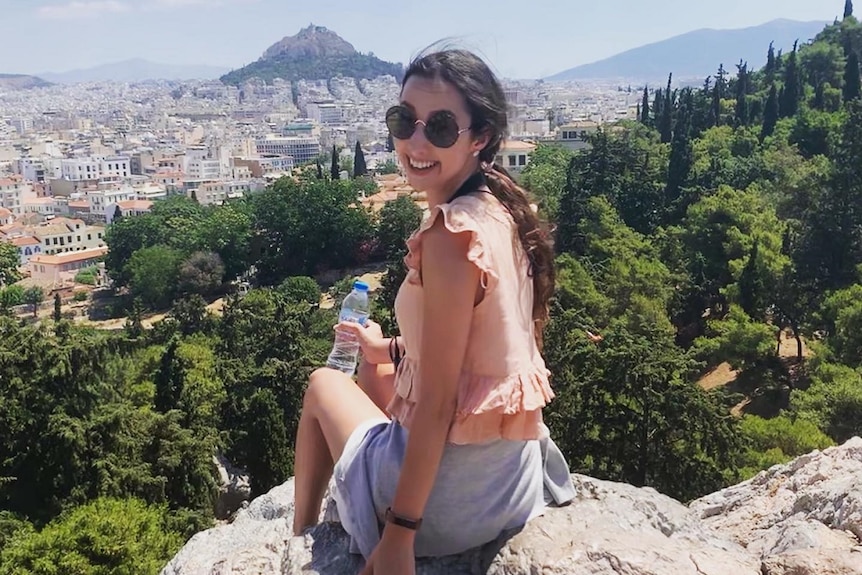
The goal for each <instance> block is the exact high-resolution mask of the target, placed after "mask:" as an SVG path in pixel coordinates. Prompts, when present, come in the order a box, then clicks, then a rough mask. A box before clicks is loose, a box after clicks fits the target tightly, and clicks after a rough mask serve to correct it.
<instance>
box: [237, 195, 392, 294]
mask: <svg viewBox="0 0 862 575" xmlns="http://www.w3.org/2000/svg"><path fill="white" fill-rule="evenodd" d="M374 185H375V184H374V183H373V182H369V181H367V180H365V179H358V180H349V181H321V180H317V179H313V178H312V179H310V180H302V181H299V182H297V181H294V180H290V179H287V178H283V179H281V180H279V181H278V182H276V183H275V184H273V185H272V186H271V187H270V188H268V189H267V190H265V191H264V192H261V193H259V194H256V195H255V196H253V198H252V201H253V204H254V219H255V225H254V227H255V228H256V229H257V230H258V231H257V238H256V241H257V242H259V245H260V250H259V256H258V259H257V261H256V262H255V266H256V267H257V271H258V278H259V280H260V281H261V282H262V283H263V284H264V285H277V284H278V283H280V282H281V281H282V280H284V278H286V277H289V276H295V275H314V274H317V273H319V272H321V271H324V270H327V269H333V268H335V269H337V268H343V267H347V266H351V265H356V264H357V263H361V262H363V261H366V260H367V259H368V257H369V256H370V254H371V251H372V248H373V245H372V240H373V227H372V221H371V216H370V214H369V213H368V212H367V211H366V210H365V209H363V208H362V207H361V205H360V204H359V201H358V200H359V194H360V192H361V191H363V190H371V189H373V188H374Z"/></svg>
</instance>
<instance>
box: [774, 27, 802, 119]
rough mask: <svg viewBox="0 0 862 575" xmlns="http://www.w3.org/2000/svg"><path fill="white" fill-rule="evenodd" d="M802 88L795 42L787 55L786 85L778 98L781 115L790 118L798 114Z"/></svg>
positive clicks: (779, 113) (785, 67)
mask: <svg viewBox="0 0 862 575" xmlns="http://www.w3.org/2000/svg"><path fill="white" fill-rule="evenodd" d="M802 88H803V86H802V81H801V78H800V75H799V66H798V62H797V44H796V43H794V44H793V52H791V53H790V55H789V56H788V57H787V63H786V64H785V65H784V86H783V87H782V90H781V94H780V96H779V98H778V115H779V117H781V118H790V117H792V116H795V115H796V112H797V110H799V101H800V100H801V98H802Z"/></svg>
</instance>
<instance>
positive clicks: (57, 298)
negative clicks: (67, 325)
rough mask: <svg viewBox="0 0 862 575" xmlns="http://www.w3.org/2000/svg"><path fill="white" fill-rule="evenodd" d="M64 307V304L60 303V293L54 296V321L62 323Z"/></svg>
mask: <svg viewBox="0 0 862 575" xmlns="http://www.w3.org/2000/svg"><path fill="white" fill-rule="evenodd" d="M62 305H63V304H62V302H61V301H60V294H59V292H58V293H55V294H54V321H60V320H61V319H63V313H62V311H61V310H62Z"/></svg>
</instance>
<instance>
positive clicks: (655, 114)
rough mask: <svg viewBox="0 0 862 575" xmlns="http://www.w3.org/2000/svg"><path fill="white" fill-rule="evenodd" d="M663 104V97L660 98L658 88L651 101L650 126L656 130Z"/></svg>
mask: <svg viewBox="0 0 862 575" xmlns="http://www.w3.org/2000/svg"><path fill="white" fill-rule="evenodd" d="M663 103H664V96H662V92H661V88H659V89H657V90H656V91H655V95H654V96H653V101H652V125H653V126H655V127H656V128H658V124H659V121H660V120H661V106H662V104H663Z"/></svg>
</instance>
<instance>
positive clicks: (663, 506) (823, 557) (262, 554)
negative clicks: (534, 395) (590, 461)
mask: <svg viewBox="0 0 862 575" xmlns="http://www.w3.org/2000/svg"><path fill="white" fill-rule="evenodd" d="M572 480H573V481H574V482H575V486H576V488H577V491H578V494H579V495H578V498H577V499H576V500H575V501H574V502H572V504H571V505H569V506H567V507H564V508H554V509H549V510H548V512H547V513H546V514H545V516H543V517H541V518H538V519H536V520H534V521H531V522H530V523H529V524H527V525H526V526H525V527H524V528H523V529H522V530H520V531H519V532H513V533H507V534H504V535H503V536H501V537H500V538H499V539H498V540H497V541H494V542H492V543H489V544H487V545H485V546H483V547H481V548H478V549H474V550H472V551H469V552H467V553H463V554H461V555H458V556H453V557H444V558H436V559H420V560H419V561H418V562H417V573H419V574H424V575H432V574H444V573H445V574H454V575H458V574H463V575H468V574H470V575H472V574H487V575H515V574H521V573H537V574H538V573H541V574H543V575H556V574H564V573H565V574H574V575H620V574H625V575H668V574H673V575H687V574H691V575H727V574H731V575H862V545H860V540H862V439H859V438H854V439H852V440H850V441H849V442H847V443H845V444H844V445H842V446H839V447H834V448H830V449H827V450H825V451H823V452H814V453H812V454H809V455H806V456H803V457H800V458H799V459H796V460H794V461H793V462H791V463H788V464H787V465H780V466H775V467H773V468H771V469H770V470H768V471H764V472H762V473H760V474H759V475H758V476H756V477H754V478H753V479H751V480H749V481H746V482H743V483H741V484H739V485H736V486H733V487H729V488H727V489H724V490H722V491H719V492H716V493H713V494H711V495H708V496H706V497H704V498H701V499H699V500H697V501H695V502H693V503H692V504H691V505H690V506H689V507H686V506H685V505H683V504H681V503H679V502H677V501H675V500H673V499H671V498H669V497H666V496H664V495H661V494H659V493H657V492H656V491H655V490H653V489H650V488H636V487H632V486H630V485H626V484H622V483H613V482H609V481H601V480H597V479H592V478H589V477H585V476H582V475H573V476H572ZM292 505H293V482H292V481H288V482H286V483H285V484H283V485H280V486H278V487H276V488H274V489H273V490H272V491H270V492H269V493H267V494H266V495H262V496H260V497H258V498H256V499H255V500H254V501H252V502H251V503H250V504H249V506H248V507H247V508H246V509H243V510H240V511H239V513H238V514H237V517H236V519H235V520H234V522H233V523H232V524H230V525H225V526H220V527H216V528H213V529H209V530H207V531H204V532H201V533H198V534H197V535H195V536H194V537H193V538H192V539H191V540H190V541H189V542H188V543H187V544H186V545H185V547H183V549H182V550H180V552H179V553H178V554H177V556H176V557H174V559H173V560H171V562H170V563H169V564H168V565H167V566H166V567H165V568H164V570H163V571H162V575H204V574H206V575H228V574H239V573H243V574H252V573H282V574H293V573H296V574H319V575H329V574H342V573H345V574H350V573H357V572H358V571H359V570H360V568H361V567H362V559H361V558H360V557H358V556H355V555H350V554H349V553H348V538H347V535H346V534H345V533H344V531H343V529H342V528H341V526H340V525H339V524H337V523H334V522H331V521H324V522H323V523H321V524H320V525H319V526H317V527H316V528H315V529H313V530H311V531H310V532H309V533H307V534H306V535H304V536H302V537H293V536H292V533H291V523H292ZM333 511H334V510H333V509H332V508H331V507H330V508H328V509H326V510H325V511H324V512H323V514H322V515H323V517H322V519H324V520H326V519H331V518H332V517H333Z"/></svg>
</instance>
